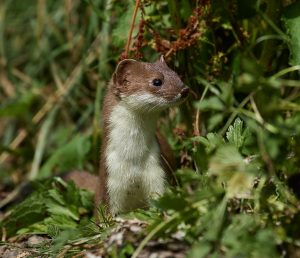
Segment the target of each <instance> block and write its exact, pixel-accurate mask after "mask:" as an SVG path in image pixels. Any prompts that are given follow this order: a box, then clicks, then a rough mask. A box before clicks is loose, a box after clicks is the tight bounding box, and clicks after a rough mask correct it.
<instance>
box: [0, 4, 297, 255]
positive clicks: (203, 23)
mask: <svg viewBox="0 0 300 258" xmlns="http://www.w3.org/2000/svg"><path fill="white" fill-rule="evenodd" d="M141 7H142V8H141V9H140V10H139V12H138V18H137V21H136V26H135V29H134V37H135V38H134V40H133V44H132V49H131V51H130V57H137V56H138V57H140V58H141V59H142V60H145V61H154V60H156V59H157V58H158V57H159V55H160V54H165V55H166V56H167V57H166V59H167V62H168V63H169V65H170V67H172V68H173V69H174V70H176V71H177V72H178V73H179V74H180V76H181V77H182V79H183V81H184V82H185V83H186V84H187V85H189V86H190V87H191V89H192V93H191V94H190V97H189V100H188V101H187V102H186V103H185V104H184V105H183V106H181V107H180V108H174V109H172V110H171V111H170V112H165V113H164V114H163V117H162V119H161V120H160V122H159V127H160V130H161V131H162V132H163V133H164V134H165V135H166V137H167V139H168V141H169V143H170V144H171V146H172V148H173V150H174V153H175V154H176V157H177V160H178V164H179V170H178V171H177V174H178V181H179V186H178V187H174V188H172V189H170V190H168V191H167V193H166V194H165V196H163V197H162V198H161V199H160V200H158V201H153V204H152V207H151V209H150V210H149V211H137V212H136V213H132V214H127V215H126V216H129V217H130V218H132V217H138V218H139V219H140V220H142V221H145V222H146V223H147V224H149V226H148V227H147V228H146V229H145V230H144V231H143V232H142V233H141V234H140V236H139V240H140V242H138V243H137V244H132V243H129V242H128V243H127V244H126V241H125V243H124V244H123V245H122V246H115V247H114V248H112V249H111V251H108V253H109V254H107V255H109V256H112V257H127V256H128V255H132V254H133V257H136V256H137V255H138V254H139V252H140V251H141V250H142V248H144V247H145V246H146V245H147V243H148V242H149V241H150V239H158V238H161V239H171V238H172V235H174V234H175V233H178V232H180V233H181V238H180V239H181V242H183V243H184V244H185V245H186V246H187V249H188V251H187V255H188V256H189V257H197V258H198V257H297V254H299V245H300V212H299V207H300V206H299V205H300V203H299V200H298V199H297V195H298V196H299V185H300V174H299V173H300V169H299V167H300V113H299V111H300V94H299V88H300V82H299V70H300V26H299V24H300V2H299V1H298V2H297V1H292V0H253V1H251V0H244V1H238V0H230V1H221V0H219V1H217V0H206V1H204V0H202V1H201V0H200V1H192V0H182V1H175V0H168V1H163V0H158V1H148V0H143V1H141ZM133 9H134V1H128V0H126V1H110V0H107V1H102V0H85V1H81V0H73V1H71V0H65V1H46V0H26V1H21V0H17V1H16V0H15V1H13V0H4V1H1V2H0V85H1V87H0V118H1V121H0V138H1V140H0V179H1V184H0V192H1V196H3V198H2V197H1V198H2V199H1V201H0V204H1V207H4V206H5V205H6V204H7V203H5V202H6V201H7V199H5V198H4V197H7V196H8V195H9V194H10V193H11V191H12V189H17V191H18V189H20V185H22V184H23V183H24V182H25V181H27V180H33V179H34V180H41V179H43V178H47V177H49V176H52V175H54V174H55V173H58V172H62V171H69V170H72V169H84V170H86V171H90V172H91V173H97V170H98V169H97V167H98V158H99V146H100V144H101V127H100V120H101V101H102V98H103V94H104V92H105V87H106V84H107V81H108V80H109V79H110V76H111V74H112V72H113V70H114V67H115V65H116V63H117V61H118V59H119V57H120V55H121V53H122V52H123V51H124V47H125V44H126V40H127V37H128V33H129V29H130V26H131V18H132V13H133ZM142 13H143V18H142V16H141V14H142ZM138 32H139V34H138V35H139V36H136V35H137V33H138ZM40 182H41V181H37V182H36V190H35V192H34V193H33V195H31V196H30V197H29V198H27V199H26V200H25V201H24V202H23V203H22V204H21V205H17V206H16V207H15V208H13V209H11V208H10V209H5V210H3V212H2V215H3V216H2V222H1V226H2V239H4V237H3V235H4V233H3V232H5V236H6V237H11V236H14V235H16V234H22V233H38V234H46V235H47V236H49V237H50V238H51V239H52V241H51V242H50V243H48V244H47V245H45V246H42V247H39V248H36V249H35V251H36V252H38V253H39V254H43V255H45V256H46V257H47V256H55V255H57V254H59V253H60V252H62V250H64V245H66V244H69V245H71V246H72V243H74V242H76V241H77V245H76V247H73V248H69V249H68V250H67V251H65V250H64V252H65V255H67V256H68V255H69V256H72V255H73V254H74V253H76V252H80V251H82V248H81V247H80V244H78V242H80V241H81V242H80V243H83V242H84V243H90V244H92V246H93V247H95V246H97V244H98V245H99V243H101V241H105V238H106V236H107V235H109V232H111V230H112V229H113V228H114V227H116V225H117V224H118V223H117V222H116V221H114V220H113V219H112V218H105V217H101V218H102V222H101V224H100V225H98V226H96V225H95V224H94V223H92V222H90V220H89V218H90V215H89V212H91V210H92V203H91V196H90V194H89V193H87V192H85V191H80V190H78V189H77V188H76V187H75V186H74V185H72V184H65V183H64V182H62V181H60V180H59V179H53V180H50V181H47V183H43V182H44V181H42V183H40ZM72 241H73V242H72ZM2 244H4V242H2Z"/></svg>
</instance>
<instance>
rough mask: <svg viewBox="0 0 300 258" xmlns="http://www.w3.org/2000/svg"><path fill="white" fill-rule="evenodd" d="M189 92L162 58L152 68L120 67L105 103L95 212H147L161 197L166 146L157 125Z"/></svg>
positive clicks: (147, 65) (136, 63)
mask: <svg viewBox="0 0 300 258" xmlns="http://www.w3.org/2000/svg"><path fill="white" fill-rule="evenodd" d="M188 93H189V88H188V87H186V86H185V85H184V83H183V82H182V81H181V79H180V78H179V76H178V75H177V74H176V72H174V71H173V70H171V69H170V68H169V67H168V66H167V64H166V63H165V61H164V59H163V57H161V58H160V60H158V61H156V62H154V63H147V62H139V61H136V60H133V59H125V60H123V61H121V62H120V63H119V64H118V66H117V68H116V70H115V72H114V74H113V76H112V79H111V81H110V83H109V85H108V89H107V93H106V96H105V98H104V103H103V111H102V119H103V135H102V147H101V157H100V172H99V183H98V187H97V190H96V195H95V205H96V207H98V205H99V204H100V203H106V204H107V205H108V207H109V210H110V212H111V213H112V214H118V213H120V212H125V211H130V210H133V209H135V208H142V207H146V206H147V204H148V203H149V200H150V199H151V198H152V197H155V196H160V195H162V194H163V192H164V190H165V184H166V179H167V176H166V169H165V168H164V164H165V163H168V162H169V161H168V154H167V153H164V152H165V151H166V150H167V151H168V147H167V146H166V144H165V142H166V141H165V140H164V139H162V137H158V136H157V135H156V122H157V119H158V117H159V113H160V111H162V110H164V109H166V108H168V107H171V106H174V105H177V104H179V103H181V102H182V101H183V100H185V99H186V97H187V96H188ZM161 156H163V159H162V158H161ZM166 160H167V162H165V161H166Z"/></svg>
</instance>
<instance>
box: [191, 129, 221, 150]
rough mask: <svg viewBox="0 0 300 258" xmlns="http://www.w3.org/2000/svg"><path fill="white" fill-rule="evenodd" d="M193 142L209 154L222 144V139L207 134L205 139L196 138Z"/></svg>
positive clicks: (202, 137)
mask: <svg viewBox="0 0 300 258" xmlns="http://www.w3.org/2000/svg"><path fill="white" fill-rule="evenodd" d="M193 140H194V141H197V142H200V143H201V144H203V145H204V146H205V151H206V152H207V153H211V152H212V151H214V150H215V149H216V148H217V147H218V146H220V145H222V144H224V143H225V142H224V139H223V138H222V137H221V136H220V135H218V134H216V133H208V134H207V135H206V137H204V136H197V137H194V138H193Z"/></svg>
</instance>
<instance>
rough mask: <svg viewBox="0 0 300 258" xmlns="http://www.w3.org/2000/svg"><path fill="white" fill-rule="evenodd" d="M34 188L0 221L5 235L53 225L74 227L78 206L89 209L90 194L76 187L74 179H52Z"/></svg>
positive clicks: (38, 231)
mask: <svg viewBox="0 0 300 258" xmlns="http://www.w3.org/2000/svg"><path fill="white" fill-rule="evenodd" d="M37 187H38V188H37V189H36V190H35V191H34V192H33V193H32V194H31V195H30V196H29V197H28V198H27V199H25V200H24V201H23V202H21V203H19V204H18V205H17V206H16V207H15V208H14V209H13V210H12V211H11V215H10V216H9V217H8V218H7V219H5V220H4V221H3V222H2V223H1V225H0V226H1V227H3V228H5V229H6V232H7V235H8V236H10V235H12V234H14V233H16V232H17V233H18V234H24V233H43V234H45V233H48V231H51V230H52V229H53V227H55V228H56V231H61V230H64V229H67V228H75V227H77V224H78V221H79V219H80V215H81V214H80V209H85V210H92V208H91V207H92V193H89V192H87V191H86V190H82V189H79V188H77V187H76V186H75V185H74V183H73V182H68V183H65V182H64V181H62V180H61V179H58V178H54V179H52V180H47V181H45V182H44V183H43V184H37ZM72 196H73V197H74V198H72ZM52 231H53V230H52ZM52 231H51V232H52Z"/></svg>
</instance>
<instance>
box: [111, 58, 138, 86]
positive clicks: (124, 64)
mask: <svg viewBox="0 0 300 258" xmlns="http://www.w3.org/2000/svg"><path fill="white" fill-rule="evenodd" d="M136 62H137V61H136V60H134V59H124V60H122V61H121V62H120V63H119V64H118V65H117V68H116V70H115V72H114V74H113V82H114V84H117V85H122V84H123V83H124V82H125V81H126V76H127V75H128V74H129V73H130V68H131V67H132V66H133V65H134V64H136Z"/></svg>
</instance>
